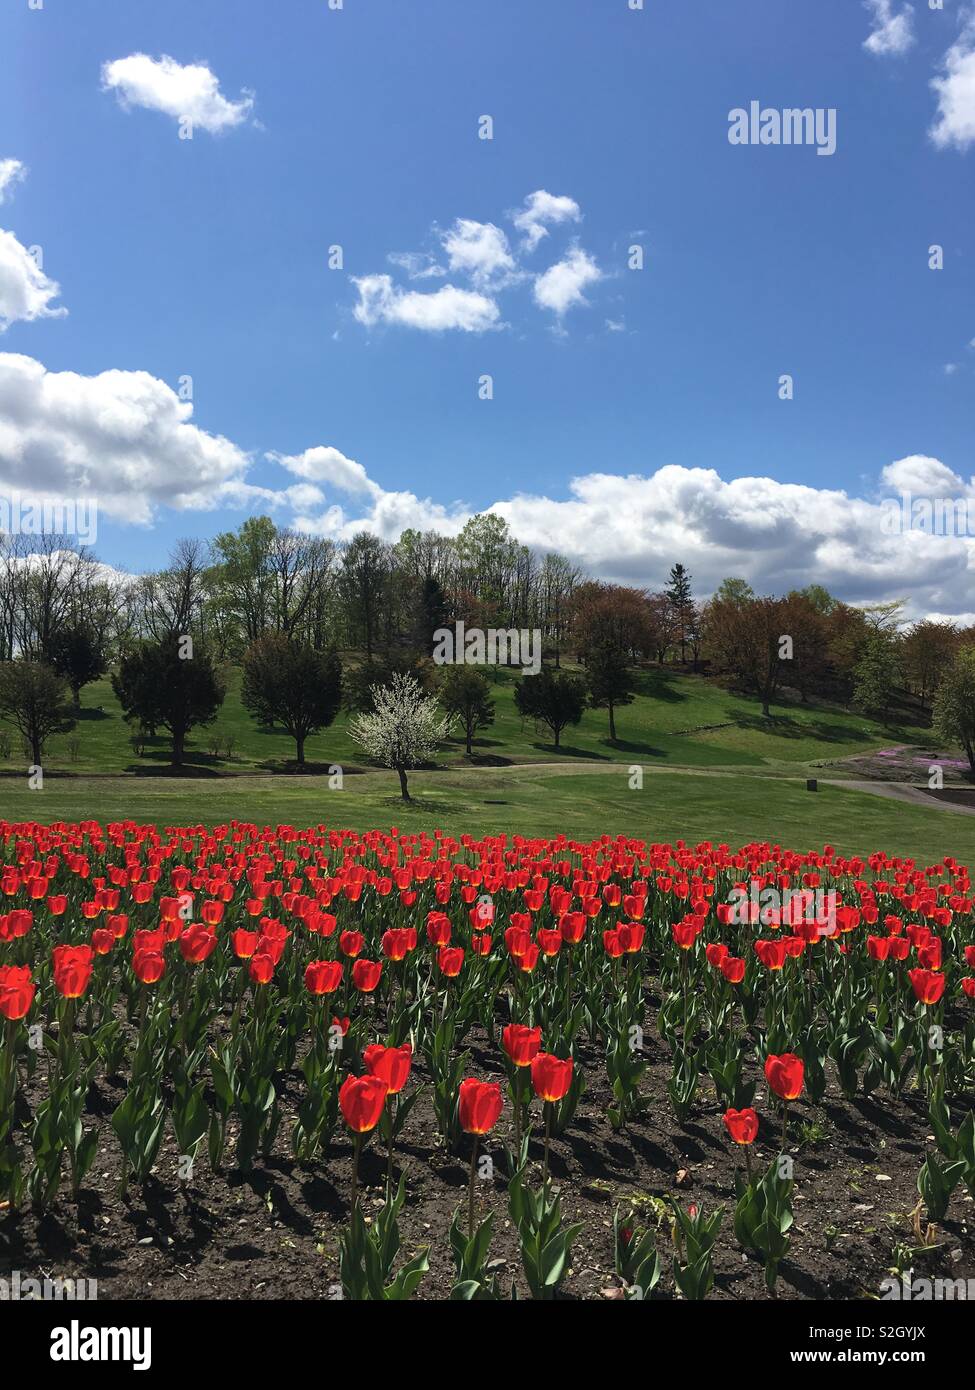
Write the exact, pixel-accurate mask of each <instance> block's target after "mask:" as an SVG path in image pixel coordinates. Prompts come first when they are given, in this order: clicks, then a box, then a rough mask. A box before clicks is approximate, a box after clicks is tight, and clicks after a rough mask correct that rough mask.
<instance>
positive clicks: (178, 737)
mask: <svg viewBox="0 0 975 1390" xmlns="http://www.w3.org/2000/svg"><path fill="white" fill-rule="evenodd" d="M185 739H186V734H185V732H184V731H183V730H182V729H181V730H180V731H179V733H177V732H176V730H175V729H174V730H173V763H172V765H173V767H182V766H183V744H184V742H185Z"/></svg>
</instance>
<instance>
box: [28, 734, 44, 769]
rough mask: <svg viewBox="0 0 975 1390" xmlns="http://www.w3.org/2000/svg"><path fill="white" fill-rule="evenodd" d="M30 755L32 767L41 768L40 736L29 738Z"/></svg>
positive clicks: (35, 735) (34, 735)
mask: <svg viewBox="0 0 975 1390" xmlns="http://www.w3.org/2000/svg"><path fill="white" fill-rule="evenodd" d="M30 755H31V757H32V758H33V760H34V766H35V767H40V766H41V738H40V734H31V736H30Z"/></svg>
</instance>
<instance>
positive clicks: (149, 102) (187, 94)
mask: <svg viewBox="0 0 975 1390" xmlns="http://www.w3.org/2000/svg"><path fill="white" fill-rule="evenodd" d="M102 88H103V89H104V90H105V91H114V92H115V93H116V95H117V96H118V99H119V102H120V103H121V105H122V106H123V107H125V108H128V107H131V106H144V107H145V108H146V109H147V110H149V111H161V112H162V113H163V114H164V115H166V116H172V117H173V118H174V120H177V121H184V120H187V121H190V122H192V124H193V126H194V127H196V126H199V127H200V129H201V130H207V131H209V132H210V133H211V134H212V135H218V134H221V133H222V132H223V131H226V130H232V129H233V128H234V126H238V125H241V124H242V122H244V121H246V120H247V117H248V116H249V115H250V113H251V111H252V110H253V107H254V96H253V93H251V92H248V91H246V90H244V91H242V92H241V96H240V100H239V101H228V99H227V98H226V97H225V96H224V95H223V93H222V92H221V91H220V83H219V81H218V80H217V78H216V76H215V75H214V74H213V73H212V72H211V71H210V69H209V67H208V66H207V65H206V63H185V64H184V63H178V62H177V61H176V59H175V58H170V57H167V56H166V55H165V54H163V56H162V57H161V58H150V57H149V55H148V54H147V53H132V54H130V55H129V57H128V58H116V59H115V60H114V61H113V62H111V63H105V64H103V66H102Z"/></svg>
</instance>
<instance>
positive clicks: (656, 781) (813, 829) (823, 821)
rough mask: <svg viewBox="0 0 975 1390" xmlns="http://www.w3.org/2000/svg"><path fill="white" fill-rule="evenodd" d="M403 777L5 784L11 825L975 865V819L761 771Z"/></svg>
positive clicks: (0, 789) (1, 791)
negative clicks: (827, 848) (591, 844)
mask: <svg viewBox="0 0 975 1390" xmlns="http://www.w3.org/2000/svg"><path fill="white" fill-rule="evenodd" d="M395 781H396V779H395V776H394V775H393V774H392V773H385V772H368V773H364V774H359V775H349V776H346V777H345V779H344V787H343V789H342V790H334V791H330V790H329V789H328V783H327V779H326V778H324V777H314V776H305V777H290V776H279V777H267V776H254V775H250V776H247V775H245V776H241V777H232V778H199V779H188V778H133V777H129V778H126V777H105V778H93V777H84V776H80V777H65V778H57V777H48V778H47V779H46V780H45V784H44V789H43V791H29V790H28V789H27V786H26V783H25V782H22V781H20V780H19V779H18V780H17V781H16V782H15V781H13V780H12V779H4V780H3V781H2V782H0V816H2V817H4V818H5V819H8V820H21V819H23V820H27V819H32V820H40V821H44V822H46V823H50V822H53V821H57V820H68V821H77V820H82V819H87V818H95V819H98V820H101V821H103V822H104V821H111V820H124V819H134V820H139V821H154V822H156V823H158V824H161V825H186V824H197V823H204V824H208V825H216V824H221V823H224V822H227V821H230V820H241V821H256V822H257V823H258V824H261V825H265V824H267V825H278V824H282V823H283V824H291V825H318V824H327V825H330V826H333V827H338V826H349V827H352V828H355V829H360V830H364V829H369V828H373V827H376V828H388V827H389V826H391V825H396V826H399V827H400V828H401V829H403V830H409V831H417V830H426V831H428V832H431V833H432V832H433V831H434V830H435V829H438V828H440V829H443V830H445V831H448V832H449V833H451V834H460V833H462V832H465V831H467V832H470V833H471V834H475V835H483V834H488V833H490V834H497V833H501V832H505V833H507V834H509V835H514V834H521V835H526V836H533V835H537V836H546V837H547V836H552V835H556V834H558V833H560V832H563V833H565V834H566V835H568V836H570V837H572V838H576V839H586V840H588V839H592V838H594V837H596V836H598V835H602V834H607V833H608V834H613V835H616V834H620V833H622V834H626V835H632V836H634V837H638V838H640V839H644V840H648V841H653V840H661V841H669V842H671V843H673V842H674V841H675V840H676V839H684V840H686V841H688V843H697V842H698V841H700V840H712V841H714V842H715V843H721V842H725V843H727V844H730V845H739V844H744V843H747V842H748V841H751V840H770V841H772V842H777V843H779V844H782V845H784V846H787V847H789V848H792V849H800V850H808V849H821V848H822V847H823V845H824V844H827V843H829V844H833V845H835V846H836V847H837V849H838V850H840V851H841V852H845V853H858V854H861V855H865V854H869V853H870V852H872V851H874V850H879V849H884V850H887V851H888V852H889V853H895V854H903V855H910V856H912V857H913V858H915V859H916V860H918V861H921V862H923V863H925V864H926V863H934V862H937V861H938V860H940V859H941V858H942V857H943V856H944V855H945V854H951V855H954V856H955V857H956V858H958V859H960V860H963V861H967V862H969V863H971V862H972V860H973V858H975V855H973V846H975V833H973V831H975V827H973V824H972V820H971V818H969V817H967V816H962V815H957V814H953V813H951V812H949V811H944V810H941V809H939V808H937V807H932V808H931V809H930V810H929V809H927V808H925V807H920V806H918V807H915V806H910V805H904V804H900V803H897V802H893V801H887V800H882V799H881V798H879V797H874V796H871V795H869V794H866V793H862V792H856V791H852V790H848V789H846V788H844V787H830V786H824V785H822V784H820V790H819V791H818V792H815V793H813V792H807V791H806V788H805V781H804V780H802V779H799V778H796V777H789V776H785V775H782V774H775V773H771V774H768V773H755V772H751V771H738V772H730V773H729V772H724V773H714V774H709V773H707V772H703V771H687V772H667V771H664V772H657V771H650V772H649V773H648V774H647V775H646V776H645V778H644V783H643V788H642V790H639V791H638V790H630V788H629V786H628V773H627V769H626V768H625V767H619V768H617V769H616V770H603V769H594V768H593V766H592V764H588V765H583V764H580V765H578V766H577V767H575V768H572V769H570V770H561V769H554V768H547V767H545V766H544V765H541V766H536V767H528V766H521V767H509V768H481V769H470V770H461V769H456V770H449V771H428V772H417V773H414V774H413V776H412V778H411V791H412V793H413V795H414V797H415V802H414V804H413V805H411V806H406V805H404V804H403V803H402V802H401V801H400V800H399V797H398V795H397V794H396V785H395Z"/></svg>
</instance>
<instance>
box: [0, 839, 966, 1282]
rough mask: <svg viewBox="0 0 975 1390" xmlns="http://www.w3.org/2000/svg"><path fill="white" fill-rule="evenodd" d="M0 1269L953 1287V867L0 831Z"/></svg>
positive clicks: (957, 944)
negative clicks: (935, 1283) (928, 1279)
mask: <svg viewBox="0 0 975 1390" xmlns="http://www.w3.org/2000/svg"><path fill="white" fill-rule="evenodd" d="M0 858H2V867H0V895H2V911H0V1027H2V1034H0V1037H2V1047H0V1263H2V1264H3V1265H5V1266H6V1267H9V1268H19V1269H23V1270H29V1269H30V1268H32V1267H33V1266H34V1265H36V1266H38V1267H43V1268H44V1269H45V1272H47V1271H48V1270H49V1269H50V1268H51V1266H52V1265H53V1266H54V1267H55V1268H56V1270H57V1272H58V1273H59V1274H61V1275H62V1276H69V1275H71V1276H75V1277H78V1276H82V1275H86V1276H89V1277H94V1278H97V1279H98V1280H99V1288H100V1295H101V1297H106V1296H111V1295H112V1294H115V1295H117V1296H123V1295H133V1296H137V1297H184V1298H185V1297H206V1296H241V1295H245V1296H254V1297H279V1296H284V1295H297V1296H305V1297H335V1298H338V1297H345V1298H354V1299H402V1298H408V1297H411V1296H412V1297H419V1298H454V1299H475V1300H491V1301H494V1300H503V1299H510V1298H511V1297H513V1296H517V1297H519V1298H525V1297H531V1298H538V1299H546V1298H554V1297H557V1296H575V1297H606V1298H620V1299H628V1298H629V1299H639V1298H651V1297H652V1298H671V1297H682V1298H686V1299H702V1298H706V1297H709V1296H710V1297H729V1296H730V1297H736V1298H741V1297H749V1296H752V1297H763V1296H769V1295H774V1296H777V1297H782V1296H786V1297H816V1298H824V1297H850V1298H855V1297H861V1296H864V1295H867V1296H870V1295H873V1296H876V1295H877V1294H878V1292H879V1291H880V1290H881V1287H882V1285H883V1281H884V1279H885V1278H888V1279H889V1278H890V1277H891V1273H892V1271H893V1272H894V1274H895V1276H896V1277H900V1275H901V1274H902V1273H904V1272H905V1271H906V1270H908V1269H913V1270H915V1271H917V1270H923V1271H924V1272H926V1273H929V1274H931V1275H933V1276H935V1277H937V1276H941V1275H943V1276H945V1277H950V1278H952V1279H958V1278H971V1277H975V1259H973V1243H972V1239H971V1228H972V1224H973V1220H975V1206H973V1197H975V1092H973V1086H975V904H973V893H972V886H971V883H970V878H969V871H968V869H967V868H966V867H964V866H963V865H961V864H959V863H957V862H956V861H955V860H954V859H951V858H945V859H944V860H943V862H941V863H940V864H936V865H932V866H925V865H920V864H915V863H914V862H913V861H911V860H908V859H897V858H890V857H888V856H886V855H885V854H883V853H879V852H878V853H877V854H874V855H872V856H870V857H869V859H868V860H862V859H857V858H844V857H843V856H842V855H840V854H839V853H838V852H836V851H835V850H833V849H832V848H830V847H827V848H825V849H824V850H822V851H821V852H817V853H796V852H792V851H789V850H786V849H783V848H781V847H780V846H778V845H775V844H770V843H763V844H750V845H747V846H745V847H743V848H741V849H731V848H729V847H728V846H726V845H713V844H710V843H705V844H699V845H696V846H688V845H685V844H684V843H683V842H682V841H680V840H677V841H675V842H674V843H673V844H647V843H644V842H642V841H638V840H634V839H631V838H626V837H618V838H612V837H610V836H608V835H606V836H603V837H602V838H600V839H598V840H595V841H593V842H591V843H579V842H575V841H571V840H569V839H567V838H564V837H560V838H556V839H554V840H543V839H538V840H531V839H527V838H524V837H520V836H513V837H505V836H496V837H488V838H483V839H475V838H473V837H471V836H460V837H454V836H451V835H448V834H444V833H440V832H437V833H436V834H433V835H428V834H415V835H413V834H411V835H407V834H400V833H398V832H396V831H395V830H393V831H389V832H380V831H372V832H368V833H364V834H363V833H359V832H354V831H350V830H339V829H329V828H327V827H325V826H318V827H315V828H311V829H303V830H302V829H295V828H293V827H290V826H278V827H277V828H269V827H264V828H262V827H258V826H254V825H245V824H237V823H234V824H230V825H226V826H221V827H217V828H215V829H206V828H204V827H203V826H195V827H165V828H162V827H156V826H152V825H139V824H136V823H135V822H131V821H127V822H124V823H117V824H110V825H107V826H104V827H103V826H101V825H99V824H98V823H96V822H93V821H87V822H83V823H81V824H59V825H55V826H52V827H45V826H41V825H39V824H36V823H33V822H31V823H22V824H11V823H6V822H0Z"/></svg>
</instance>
